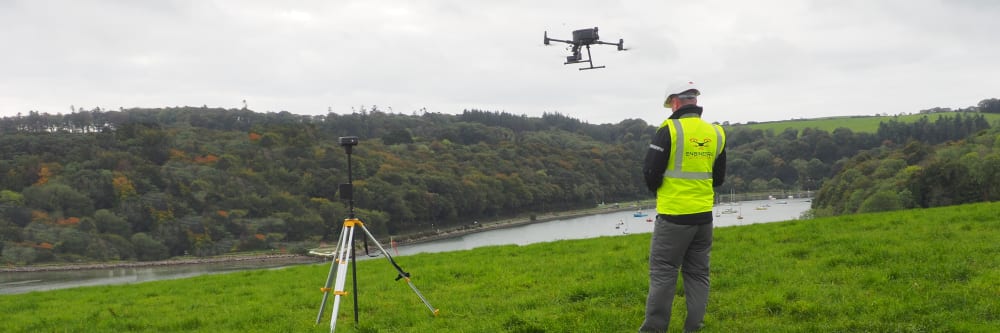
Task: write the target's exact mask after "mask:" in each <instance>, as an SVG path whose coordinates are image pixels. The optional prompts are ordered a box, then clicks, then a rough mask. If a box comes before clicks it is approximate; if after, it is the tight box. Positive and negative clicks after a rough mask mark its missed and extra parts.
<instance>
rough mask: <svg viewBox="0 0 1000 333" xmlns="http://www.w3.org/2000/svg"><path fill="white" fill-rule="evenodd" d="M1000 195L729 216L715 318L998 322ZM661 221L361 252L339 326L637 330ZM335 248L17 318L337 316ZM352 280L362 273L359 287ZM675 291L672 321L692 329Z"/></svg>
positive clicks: (726, 322)
mask: <svg viewBox="0 0 1000 333" xmlns="http://www.w3.org/2000/svg"><path fill="white" fill-rule="evenodd" d="M997 211H1000V203H992V204H975V205H965V206H957V207H946V208H935V209H926V210H909V211H900V212H890V213H879V214H864V215H851V216H843V217H836V218H822V219H814V220H802V221H790V222H781V223H769V224H758V225H749V226H739V227H725V228H718V229H716V234H715V248H714V251H713V254H712V260H713V262H712V294H711V297H710V304H709V311H708V316H707V318H706V327H705V329H704V330H703V332H991V331H995V330H996V328H997V327H1000V218H998V217H997V214H996V212H997ZM649 240H650V235H649V234H637V235H626V236H617V237H602V238H596V239H586V240H570V241H558V242H551V243H542V244H533V245H527V246H497V247H487V248H479V249H475V250H470V251H459V252H448V253H435V254H420V255H414V256H406V257H400V258H397V261H398V262H399V264H400V265H402V266H403V267H404V268H406V269H407V270H408V271H409V272H410V273H412V274H413V282H414V283H415V284H416V285H417V287H418V288H420V290H421V291H422V292H423V294H424V295H425V296H426V297H427V298H428V300H429V301H430V302H431V303H432V304H433V305H434V306H435V307H437V308H439V309H440V314H439V315H438V316H437V317H434V316H432V315H431V313H430V311H428V309H427V308H426V307H424V306H423V304H422V303H421V302H420V301H419V299H418V298H417V297H416V296H415V295H414V294H413V292H412V291H411V290H410V289H409V288H408V287H407V286H406V283H405V282H403V281H394V280H393V279H394V278H395V277H396V273H395V271H394V270H393V268H392V267H391V266H390V265H389V264H388V262H386V261H385V260H383V259H376V260H366V261H361V262H359V263H358V268H359V269H358V277H359V284H360V288H361V290H360V293H359V297H360V301H361V304H360V308H361V311H360V317H361V318H360V325H358V326H357V327H355V326H354V325H353V315H352V312H351V303H350V300H349V299H348V300H345V302H344V303H342V306H341V311H340V317H339V319H338V326H337V328H338V329H337V331H338V332H634V331H635V330H636V329H637V328H638V326H639V324H640V323H641V322H642V315H643V306H644V300H645V294H646V283H647V271H646V269H647V267H646V260H647V251H648V248H649ZM328 269H329V265H328V264H324V265H308V266H297V267H291V268H286V269H280V270H259V271H246V272H239V273H231V274H223V275H208V276H201V277H195V278H189V279H182V280H171V281H157V282H149V283H142V284H135V285H119V286H105V287H85V288H75V289H65V290H57V291H49V292H35V293H29V294H21V295H5V296H0V318H2V324H0V325H2V327H3V329H2V331H4V332H326V331H328V329H329V328H328V325H329V316H330V314H329V311H330V308H329V307H328V308H327V313H325V314H324V317H323V323H322V324H320V325H315V324H314V321H315V318H316V312H317V310H318V307H319V302H320V296H321V294H320V292H319V287H320V286H322V284H323V283H324V281H325V279H326V276H327V271H328ZM349 289H350V288H348V290H349ZM683 304H684V299H683V297H678V298H676V299H675V306H674V310H675V316H674V320H673V325H672V327H671V332H680V322H681V320H682V319H683V311H684V305H683Z"/></svg>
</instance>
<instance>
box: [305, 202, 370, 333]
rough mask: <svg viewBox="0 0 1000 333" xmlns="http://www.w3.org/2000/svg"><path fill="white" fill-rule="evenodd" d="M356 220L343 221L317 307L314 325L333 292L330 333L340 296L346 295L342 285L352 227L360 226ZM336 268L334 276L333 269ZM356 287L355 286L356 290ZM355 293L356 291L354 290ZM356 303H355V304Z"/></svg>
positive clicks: (318, 320) (352, 235)
mask: <svg viewBox="0 0 1000 333" xmlns="http://www.w3.org/2000/svg"><path fill="white" fill-rule="evenodd" d="M360 223H361V221H360V220H358V219H346V220H344V229H343V230H342V231H341V232H340V240H339V241H338V242H337V252H336V255H335V257H334V259H333V261H331V262H330V274H329V275H328V276H327V277H326V285H325V287H323V288H322V289H320V290H322V291H323V302H322V303H320V306H319V314H317V315H316V323H317V324H319V322H320V320H322V318H323V310H324V309H325V308H326V300H327V298H328V297H329V294H330V292H331V291H333V317H332V318H330V332H333V330H334V328H335V327H337V313H338V311H339V310H340V296H344V295H347V292H345V291H344V284H345V283H346V281H347V274H346V273H347V263H348V262H350V261H351V260H350V259H351V258H352V256H353V251H354V227H355V225H360ZM335 267H336V274H334V268H335ZM334 279H336V284H335V285H334V288H333V289H332V290H331V289H330V283H331V282H332V281H334ZM356 287H357V285H355V289H356ZM355 291H356V290H355ZM355 303H356V302H355Z"/></svg>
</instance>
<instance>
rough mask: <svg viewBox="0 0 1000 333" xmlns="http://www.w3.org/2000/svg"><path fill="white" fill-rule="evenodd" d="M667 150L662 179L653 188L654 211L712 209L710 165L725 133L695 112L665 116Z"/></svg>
mask: <svg viewBox="0 0 1000 333" xmlns="http://www.w3.org/2000/svg"><path fill="white" fill-rule="evenodd" d="M664 126H666V127H668V128H669V129H670V153H669V155H668V157H667V158H668V159H667V170H666V171H664V172H663V183H662V184H660V188H659V189H657V190H656V212H657V213H659V214H665V215H685V214H695V213H704V212H710V211H712V204H713V203H714V201H715V190H713V189H712V166H714V165H715V159H716V158H717V157H718V156H719V154H721V153H722V148H723V147H724V146H725V144H726V133H725V131H723V130H722V127H721V126H719V125H713V124H710V123H708V122H706V121H704V120H701V118H699V117H698V115H696V114H690V115H684V116H681V118H680V119H667V120H666V121H664V122H663V124H662V125H660V128H663V127H664Z"/></svg>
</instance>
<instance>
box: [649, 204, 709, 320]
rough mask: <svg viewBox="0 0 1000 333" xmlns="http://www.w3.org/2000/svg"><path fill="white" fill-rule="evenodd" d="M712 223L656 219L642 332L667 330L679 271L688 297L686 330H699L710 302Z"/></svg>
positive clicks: (685, 295)
mask: <svg viewBox="0 0 1000 333" xmlns="http://www.w3.org/2000/svg"><path fill="white" fill-rule="evenodd" d="M711 252H712V224H711V223H709V224H702V225H681V224H674V223H670V222H667V221H664V220H663V219H659V218H658V219H656V225H655V226H654V227H653V240H652V242H651V244H650V246H649V296H647V298H646V319H645V321H643V323H642V326H641V327H640V328H639V331H640V332H666V331H667V327H668V326H669V325H670V311H671V308H672V307H673V302H674V293H675V292H676V289H677V272H678V270H680V272H681V273H682V275H683V276H684V298H685V300H686V301H687V319H686V320H685V321H684V330H685V331H695V330H697V329H698V328H699V327H700V326H701V323H702V320H704V319H705V309H706V307H707V306H708V289H709V287H708V286H709V282H708V266H709V255H710V254H711Z"/></svg>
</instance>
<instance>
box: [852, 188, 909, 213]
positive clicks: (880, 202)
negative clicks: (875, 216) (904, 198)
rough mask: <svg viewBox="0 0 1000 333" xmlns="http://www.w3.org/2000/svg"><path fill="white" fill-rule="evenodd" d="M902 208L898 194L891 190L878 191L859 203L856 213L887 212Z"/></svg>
mask: <svg viewBox="0 0 1000 333" xmlns="http://www.w3.org/2000/svg"><path fill="white" fill-rule="evenodd" d="M902 208H903V205H902V204H901V203H900V198H899V195H898V194H896V193H895V192H892V191H879V192H876V193H875V194H873V195H871V196H869V197H868V198H867V199H865V201H864V202H862V203H861V207H860V208H858V213H873V212H888V211H893V210H900V209H902Z"/></svg>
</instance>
